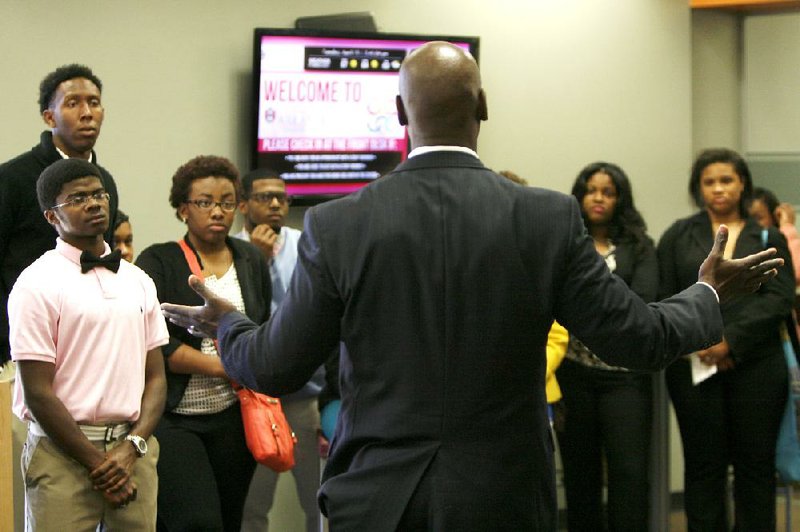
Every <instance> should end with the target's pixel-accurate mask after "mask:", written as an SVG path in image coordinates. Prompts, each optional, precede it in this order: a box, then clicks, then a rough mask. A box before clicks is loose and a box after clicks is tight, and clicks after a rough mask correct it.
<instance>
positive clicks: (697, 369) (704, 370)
mask: <svg viewBox="0 0 800 532" xmlns="http://www.w3.org/2000/svg"><path fill="white" fill-rule="evenodd" d="M689 362H691V364H692V384H694V385H695V386H697V385H698V384H700V383H701V382H703V381H704V380H706V379H707V378H709V377H711V376H713V375H714V374H716V373H717V366H716V365H712V366H708V365H706V364H704V363H703V362H701V361H700V357H699V356H697V353H692V354H691V355H689Z"/></svg>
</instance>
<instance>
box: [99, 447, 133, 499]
mask: <svg viewBox="0 0 800 532" xmlns="http://www.w3.org/2000/svg"><path fill="white" fill-rule="evenodd" d="M137 458H138V455H137V454H136V451H135V450H134V449H133V446H132V445H130V444H129V443H128V442H127V441H123V442H120V443H119V444H118V445H116V446H115V447H114V448H113V449H111V450H110V451H108V452H107V453H106V455H105V457H104V460H103V461H102V462H101V463H100V465H98V466H97V467H95V468H94V469H93V470H92V471H91V472H90V473H89V479H90V480H91V481H92V484H93V485H94V489H95V490H98V491H102V492H103V497H104V498H105V500H106V502H108V504H109V505H110V506H111V507H112V508H124V507H125V506H127V505H128V503H130V502H133V501H135V500H136V493H137V486H136V483H135V482H134V481H133V479H132V478H131V471H133V466H134V464H135V463H136V460H137Z"/></svg>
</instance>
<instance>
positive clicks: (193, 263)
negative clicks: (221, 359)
mask: <svg viewBox="0 0 800 532" xmlns="http://www.w3.org/2000/svg"><path fill="white" fill-rule="evenodd" d="M178 245H179V246H180V248H181V251H183V256H184V257H186V263H187V264H188V265H189V270H190V271H191V272H192V273H193V274H194V275H196V276H197V277H199V278H200V280H201V281H203V280H204V279H205V278H204V277H203V270H202V269H201V268H200V263H199V262H198V261H197V255H195V253H194V251H192V248H190V247H189V244H187V243H186V240H185V239H183V238H182V239H180V240H179V241H178ZM214 347H215V348H216V349H217V353H220V350H219V341H218V340H217V339H216V338H214ZM231 386H232V387H233V389H234V391H237V392H238V391H239V390H241V389H242V388H243V386H242V385H241V384H239V383H238V382H236V381H234V380H231Z"/></svg>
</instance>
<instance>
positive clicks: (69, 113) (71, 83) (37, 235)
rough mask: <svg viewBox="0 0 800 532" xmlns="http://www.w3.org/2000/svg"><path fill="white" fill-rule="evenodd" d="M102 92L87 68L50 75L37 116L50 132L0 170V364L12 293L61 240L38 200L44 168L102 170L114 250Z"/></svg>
mask: <svg viewBox="0 0 800 532" xmlns="http://www.w3.org/2000/svg"><path fill="white" fill-rule="evenodd" d="M102 88H103V84H102V82H101V81H100V79H99V78H98V77H97V76H95V75H94V73H93V72H92V71H91V69H90V68H89V67H87V66H84V65H78V64H71V65H64V66H61V67H59V68H57V69H56V70H54V71H53V72H51V73H49V74H47V76H45V78H44V79H43V80H42V82H41V84H40V85H39V112H40V114H41V117H42V120H43V121H44V123H45V124H47V127H48V130H46V131H43V132H42V135H41V140H40V142H39V144H38V145H36V146H34V147H33V148H32V149H31V150H30V151H27V152H25V153H23V154H21V155H19V156H17V157H15V158H13V159H11V160H10V161H7V162H5V163H3V164H2V165H0V365H2V364H4V363H5V362H6V361H8V360H9V358H10V357H9V347H8V314H7V310H6V307H7V304H8V294H9V293H10V292H11V288H12V287H13V286H14V283H15V282H16V280H17V277H18V276H19V274H20V272H22V270H24V269H25V268H26V267H28V266H29V265H30V264H31V263H32V262H33V261H34V260H36V259H37V258H39V257H40V256H41V255H42V254H43V253H44V252H45V251H48V250H50V249H53V248H54V247H55V244H56V237H57V236H58V235H57V234H56V232H55V230H54V229H53V227H52V226H51V225H50V224H48V223H47V220H45V217H44V215H43V214H42V211H41V209H40V208H39V204H38V202H37V199H36V180H37V179H38V178H39V174H41V173H42V171H43V170H44V169H45V168H47V167H48V166H50V165H51V164H52V163H54V162H56V161H59V160H61V159H67V158H80V159H85V160H88V161H89V162H91V163H93V164H95V165H96V166H97V167H98V168H99V170H100V174H101V181H102V184H103V188H105V190H106V191H107V192H108V193H109V194H110V195H111V199H110V201H109V216H110V223H109V229H108V231H106V233H105V234H104V239H105V240H106V242H108V243H109V244H111V245H112V246H113V242H112V238H113V227H114V226H115V224H114V220H115V219H116V217H117V207H118V203H119V198H118V195H117V186H116V184H115V183H114V178H113V177H111V174H109V173H108V172H107V171H106V170H105V169H104V168H102V167H100V166H99V165H98V164H97V155H96V154H95V153H94V145H95V143H96V142H97V138H98V136H99V135H100V127H101V126H102V125H103V114H104V109H103V105H102V101H101V91H102Z"/></svg>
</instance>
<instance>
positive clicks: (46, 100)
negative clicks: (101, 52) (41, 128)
mask: <svg viewBox="0 0 800 532" xmlns="http://www.w3.org/2000/svg"><path fill="white" fill-rule="evenodd" d="M75 78H86V79H88V80H89V81H91V82H92V83H94V84H95V85H97V90H99V91H100V92H101V93H102V92H103V82H101V81H100V78H98V77H97V76H95V75H94V72H92V69H91V68H89V67H87V66H86V65H79V64H77V63H72V64H71V65H63V66H60V67H58V68H57V69H55V70H53V71H52V72H50V73H49V74H48V75H46V76H45V77H44V79H43V80H42V82H41V83H40V84H39V113H40V114H41V113H44V112H45V111H46V110H47V108H48V107H50V104H51V103H53V95H55V93H56V90H57V89H58V86H59V85H61V84H62V83H64V82H65V81H67V80H70V79H75Z"/></svg>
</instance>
